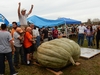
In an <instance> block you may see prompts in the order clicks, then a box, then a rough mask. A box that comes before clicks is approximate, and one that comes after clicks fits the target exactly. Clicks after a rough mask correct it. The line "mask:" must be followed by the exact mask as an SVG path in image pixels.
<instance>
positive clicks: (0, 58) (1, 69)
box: [0, 52, 15, 74]
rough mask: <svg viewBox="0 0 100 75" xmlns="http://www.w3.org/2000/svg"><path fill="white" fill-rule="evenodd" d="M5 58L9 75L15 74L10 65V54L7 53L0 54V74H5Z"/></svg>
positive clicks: (11, 64)
mask: <svg viewBox="0 0 100 75" xmlns="http://www.w3.org/2000/svg"><path fill="white" fill-rule="evenodd" d="M5 56H6V58H7V60H8V63H9V68H10V74H14V73H15V69H14V67H13V63H12V52H9V53H0V74H5Z"/></svg>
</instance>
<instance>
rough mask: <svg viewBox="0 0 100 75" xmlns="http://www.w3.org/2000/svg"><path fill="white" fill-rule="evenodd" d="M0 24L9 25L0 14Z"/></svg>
mask: <svg viewBox="0 0 100 75" xmlns="http://www.w3.org/2000/svg"><path fill="white" fill-rule="evenodd" d="M0 22H3V23H4V24H6V25H8V24H9V21H8V20H7V19H6V18H5V17H4V16H3V15H2V14H0Z"/></svg>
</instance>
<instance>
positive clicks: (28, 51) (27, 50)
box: [25, 46, 32, 54]
mask: <svg viewBox="0 0 100 75" xmlns="http://www.w3.org/2000/svg"><path fill="white" fill-rule="evenodd" d="M25 52H26V54H29V53H31V52H32V46H30V47H28V48H25Z"/></svg>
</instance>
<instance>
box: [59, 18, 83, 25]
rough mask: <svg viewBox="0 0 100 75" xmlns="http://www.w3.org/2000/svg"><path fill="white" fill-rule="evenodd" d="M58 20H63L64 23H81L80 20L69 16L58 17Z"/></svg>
mask: <svg viewBox="0 0 100 75" xmlns="http://www.w3.org/2000/svg"><path fill="white" fill-rule="evenodd" d="M58 20H62V21H65V23H66V24H81V21H78V20H74V19H70V18H64V17H63V18H58Z"/></svg>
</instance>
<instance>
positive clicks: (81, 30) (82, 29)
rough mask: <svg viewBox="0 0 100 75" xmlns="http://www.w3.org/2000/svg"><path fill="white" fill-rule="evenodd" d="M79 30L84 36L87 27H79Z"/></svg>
mask: <svg viewBox="0 0 100 75" xmlns="http://www.w3.org/2000/svg"><path fill="white" fill-rule="evenodd" d="M78 29H79V32H78V33H80V34H83V33H84V31H85V30H86V27H85V26H78Z"/></svg>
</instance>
